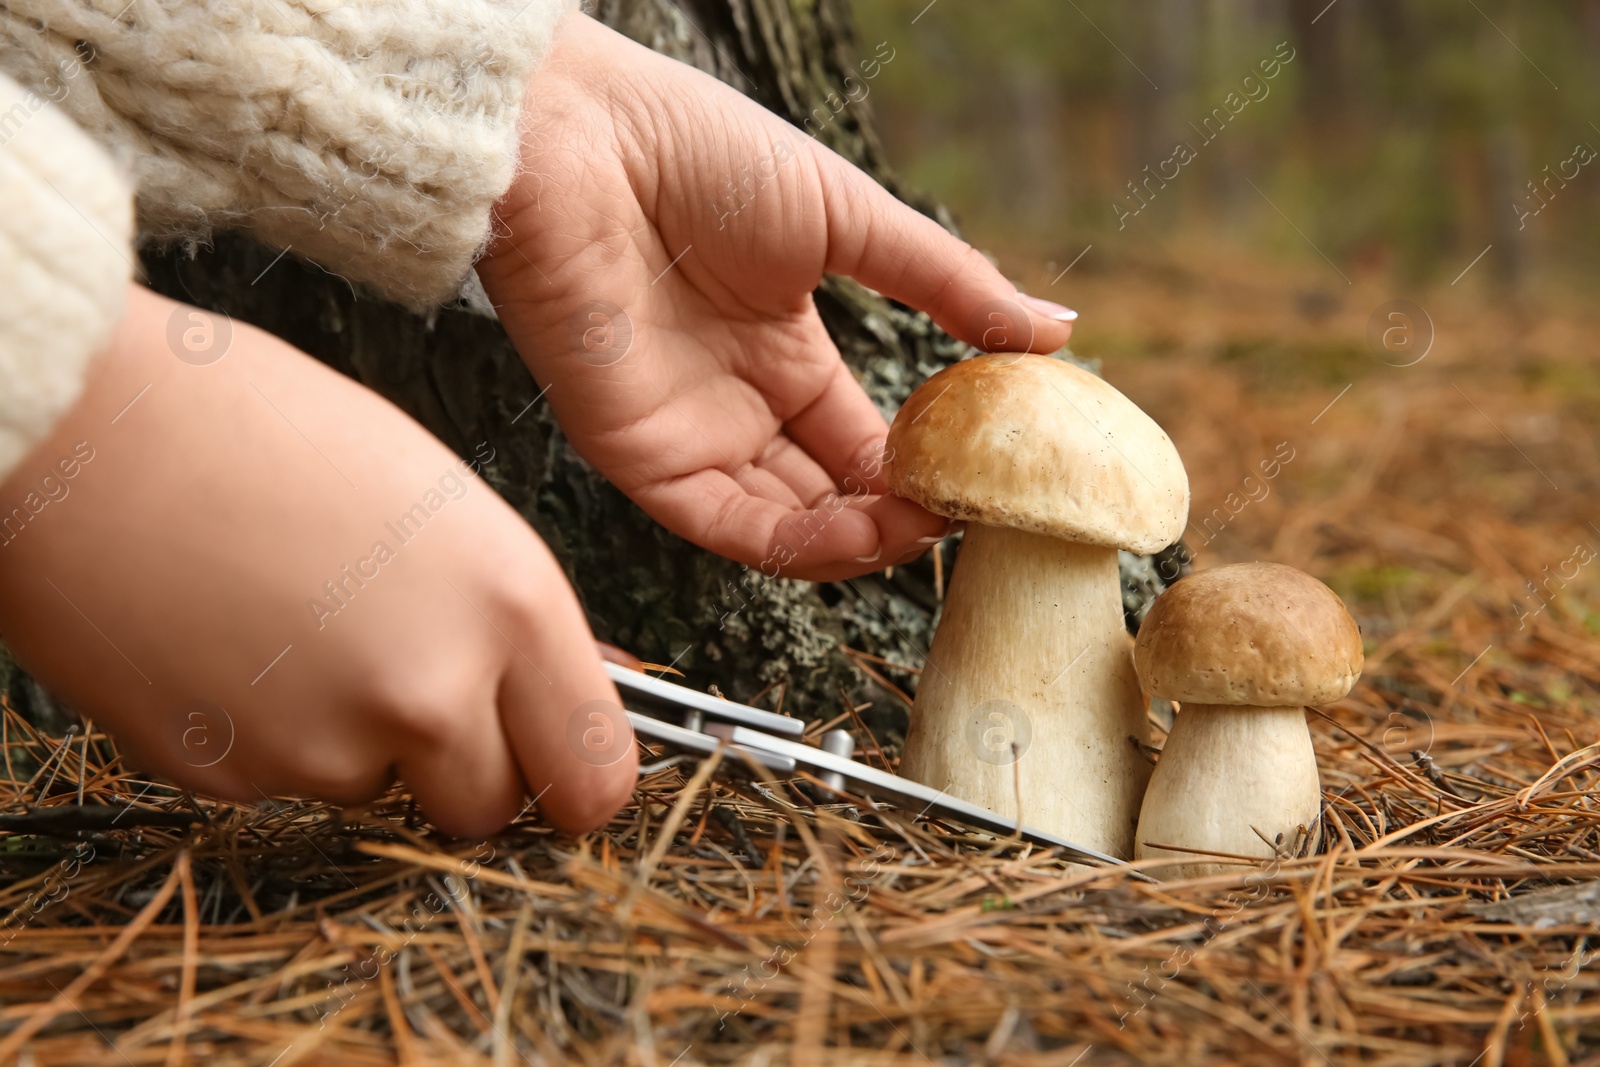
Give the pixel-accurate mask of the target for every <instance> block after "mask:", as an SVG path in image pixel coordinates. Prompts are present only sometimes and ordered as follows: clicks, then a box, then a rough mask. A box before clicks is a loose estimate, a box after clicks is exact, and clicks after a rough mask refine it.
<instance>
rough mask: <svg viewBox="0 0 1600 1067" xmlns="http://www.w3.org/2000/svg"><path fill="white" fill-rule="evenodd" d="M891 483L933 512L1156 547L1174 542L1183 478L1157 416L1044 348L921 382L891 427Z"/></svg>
mask: <svg viewBox="0 0 1600 1067" xmlns="http://www.w3.org/2000/svg"><path fill="white" fill-rule="evenodd" d="M888 455H889V457H890V458H889V461H888V468H889V487H890V488H891V489H892V490H893V491H894V492H895V493H897V494H898V495H900V496H902V497H905V498H906V499H908V500H913V501H915V502H916V503H918V504H921V505H922V506H923V507H925V508H927V509H928V510H929V511H933V512H937V513H938V514H940V515H947V516H949V517H950V518H952V519H964V520H967V521H970V522H977V523H982V524H983V525H985V526H1010V527H1014V528H1016V529H1018V530H1027V531H1030V532H1033V533H1039V534H1045V535H1047V536H1050V537H1059V538H1062V539H1063V540H1067V541H1077V542H1080V543H1083V544H1090V545H1103V546H1105V547H1108V548H1126V549H1128V550H1130V551H1133V552H1154V551H1156V550H1158V549H1161V548H1165V547H1166V546H1167V545H1170V544H1171V543H1172V542H1174V541H1176V540H1177V539H1178V535H1179V534H1181V533H1182V532H1183V527H1184V523H1185V522H1186V521H1187V520H1188V515H1189V478H1188V475H1186V474H1185V473H1184V470H1183V462H1182V461H1181V460H1180V459H1179V458H1178V450H1177V449H1176V448H1175V447H1174V446H1173V444H1172V439H1171V438H1169V437H1168V436H1167V435H1166V433H1165V432H1164V431H1163V430H1162V429H1161V427H1159V426H1157V425H1156V424H1155V420H1153V419H1151V418H1150V416H1148V415H1146V414H1145V413H1144V412H1143V411H1140V410H1139V408H1138V407H1136V406H1135V405H1134V403H1133V401H1131V400H1129V399H1128V398H1127V397H1125V396H1123V395H1122V394H1121V393H1119V392H1117V391H1116V390H1115V389H1114V388H1112V387H1111V386H1110V385H1108V384H1107V383H1106V382H1105V381H1104V380H1102V379H1100V378H1097V377H1095V376H1094V375H1093V374H1090V373H1089V372H1088V371H1086V370H1083V369H1081V368H1079V367H1076V366H1074V365H1072V364H1071V363H1068V362H1065V361H1064V360H1059V359H1052V358H1051V357H1049V356H1035V355H1016V354H1011V353H1007V354H1003V355H985V356H975V357H973V358H972V359H966V360H962V361H961V362H960V363H956V364H953V365H952V366H949V367H946V368H945V369H944V370H942V371H940V372H939V373H938V374H935V375H934V376H933V377H931V378H929V379H928V380H927V381H925V382H923V383H922V384H921V385H920V386H918V387H917V390H916V391H915V392H913V393H912V394H911V396H910V398H909V399H907V400H906V403H905V406H904V407H902V408H901V409H900V413H899V414H898V415H896V416H895V420H894V425H893V426H892V427H890V429H889V441H888Z"/></svg>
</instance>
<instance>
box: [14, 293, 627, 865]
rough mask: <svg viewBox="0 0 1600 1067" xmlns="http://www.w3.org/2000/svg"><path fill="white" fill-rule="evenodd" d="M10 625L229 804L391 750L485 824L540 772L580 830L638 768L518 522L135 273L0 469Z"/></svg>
mask: <svg viewBox="0 0 1600 1067" xmlns="http://www.w3.org/2000/svg"><path fill="white" fill-rule="evenodd" d="M230 335H231V336H230ZM492 455H493V443H492V442H485V443H484V444H483V445H482V446H480V448H479V449H478V459H479V460H480V461H483V462H487V463H489V464H492ZM0 632H3V634H4V637H5V641H6V643H7V644H8V645H9V646H10V648H11V649H12V650H13V651H14V652H15V654H16V656H17V658H18V660H19V661H21V663H22V664H23V665H24V666H25V667H27V668H28V669H29V670H30V671H32V672H33V674H34V675H35V677H37V678H38V679H39V680H40V681H41V682H42V683H43V684H44V685H45V686H46V687H47V688H49V689H50V690H51V691H52V692H54V693H55V694H57V695H59V696H60V697H62V698H64V699H65V700H66V701H67V702H68V703H69V704H70V705H71V706H72V707H73V708H74V709H75V710H76V711H78V712H79V713H80V714H82V715H84V716H86V717H90V718H93V720H94V721H95V722H96V724H98V725H100V726H103V727H105V728H106V729H107V730H108V731H109V732H110V733H111V734H112V735H113V736H114V737H115V738H116V739H117V741H118V743H119V745H120V746H121V747H122V749H123V751H124V752H126V753H127V754H128V755H129V757H130V759H131V760H132V761H133V762H134V763H135V764H136V765H142V766H145V767H148V768H151V769H154V770H157V771H160V772H161V773H163V774H165V775H166V776H167V777H169V778H171V779H172V780H174V781H176V782H178V783H180V784H182V785H184V786H187V787H190V788H193V789H196V790H199V791H203V792H206V793H209V794H212V795H216V796H220V797H225V798H228V799H232V800H236V801H240V802H244V803H252V802H259V801H260V800H262V799H263V798H265V797H268V796H274V795H283V794H310V795H314V796H316V797H319V798H322V799H325V800H329V801H332V802H334V803H338V804H343V805H354V804H359V803H363V802H365V801H368V800H370V799H372V798H374V797H375V796H377V795H378V794H380V793H381V792H382V791H383V790H384V788H385V787H386V786H387V785H388V784H389V782H390V781H391V780H392V778H393V777H394V775H396V774H398V775H399V776H400V777H401V778H402V779H403V780H404V781H405V783H406V785H407V786H408V788H409V789H410V790H411V792H412V793H413V795H415V796H416V798H417V800H418V802H419V803H420V804H421V806H422V808H423V810H424V811H425V812H426V813H427V814H428V816H429V817H430V818H431V819H432V820H433V822H434V823H435V824H436V825H438V826H439V827H440V828H442V829H444V830H446V831H448V832H452V833H455V834H460V835H463V836H476V835H483V834H487V833H490V832H492V831H494V830H497V829H499V828H500V827H502V826H504V825H505V824H506V823H507V822H509V821H510V820H511V819H512V818H514V817H515V816H516V815H517V814H518V812H519V810H521V809H523V808H524V807H525V805H526V804H527V798H528V797H530V796H536V797H538V807H539V809H540V811H541V812H542V813H543V815H544V816H545V817H546V818H547V819H548V820H549V821H550V822H551V823H553V824H554V825H556V826H558V827H561V828H563V829H566V830H571V831H581V830H587V829H590V828H593V827H596V826H599V825H601V824H603V823H604V822H605V821H606V820H607V819H609V817H610V816H611V815H612V814H613V813H614V812H615V811H616V810H617V809H618V808H619V807H621V805H622V804H623V803H624V802H625V801H626V800H627V798H628V796H629V795H630V794H631V793H632V790H633V784H634V781H635V776H636V758H635V752H634V746H633V741H632V734H631V732H630V731H629V729H628V725H627V720H626V718H625V717H624V716H623V715H622V714H621V711H620V702H619V700H618V697H617V693H616V690H615V688H614V687H613V686H612V685H611V682H610V681H609V679H607V677H606V675H605V673H604V670H603V667H602V665H601V661H600V657H599V654H598V653H597V652H596V650H595V646H594V643H593V639H592V637H591V635H590V633H589V629H588V626H587V625H586V623H585V620H584V616H583V612H582V610H581V609H580V607H579V606H578V603H577V600H576V598H575V597H574V595H573V593H572V590H571V588H570V587H569V586H568V585H567V583H566V580H565V577H564V575H563V574H562V572H561V569H560V567H559V566H558V565H557V564H556V562H555V560H554V559H553V558H552V557H551V555H550V553H549V551H548V549H546V548H545V546H544V544H543V543H542V542H541V541H540V540H539V539H538V537H537V536H536V535H535V534H534V533H533V531H532V530H531V529H529V527H528V525H527V524H526V523H525V522H524V521H523V520H522V518H521V517H520V516H518V515H517V514H516V513H515V512H514V511H513V510H512V509H511V508H510V507H509V506H508V505H507V504H506V503H505V502H504V501H502V500H501V499H500V498H499V497H498V496H497V495H496V494H495V493H494V491H493V490H492V489H491V488H490V487H489V486H488V485H487V484H486V483H485V482H484V481H483V480H482V479H481V478H478V477H474V476H472V471H471V468H470V467H467V466H466V465H465V464H463V462H462V461H461V460H460V459H458V458H457V457H456V456H455V455H453V454H452V453H451V452H450V451H449V450H447V449H446V448H445V447H444V446H443V445H442V444H440V443H439V442H438V441H437V440H435V439H434V438H433V437H431V436H430V435H429V434H428V433H426V432H425V431H424V430H423V429H422V428H421V427H420V426H418V425H417V424H416V423H415V422H413V421H412V420H411V419H409V418H408V417H407V416H406V415H405V414H403V413H402V412H401V411H399V410H398V409H397V408H395V407H394V406H392V405H391V404H389V403H388V402H387V401H385V400H383V399H382V398H380V397H378V396H377V395H376V394H374V393H372V392H371V391H369V390H367V389H365V388H363V387H362V386H360V385H358V384H357V383H355V382H353V381H350V380H348V379H346V378H344V377H342V376H341V375H339V374H337V373H336V372H334V371H332V370H330V369H328V368H326V367H324V366H322V365H321V364H319V363H317V362H316V361H315V360H313V359H311V358H310V357H309V356H306V355H305V354H303V353H301V352H299V351H297V350H295V349H294V348H292V347H290V346H289V345H286V344H284V343H283V342H282V341H280V340H278V339H276V338H274V337H272V336H271V335H269V334H266V333H263V332H262V331H260V330H256V329H254V328H252V327H249V326H245V325H243V324H242V323H229V322H228V320H227V319H225V318H224V317H223V316H220V315H213V314H210V313H206V312H202V311H199V310H197V309H194V308H189V307H186V306H184V305H181V304H176V303H174V302H172V301H169V300H166V299H165V298H162V297H159V296H156V295H154V294H152V293H150V292H149V291H147V290H144V289H142V288H138V287H134V288H133V289H132V291H131V292H130V294H129V301H128V312H127V315H126V316H125V318H124V320H123V322H122V323H121V324H120V326H119V328H118V330H117V332H116V334H115V336H114V337H113V339H112V342H111V343H110V344H109V346H108V348H107V350H106V351H105V352H104V353H102V355H101V356H100V358H99V359H98V360H97V361H96V363H95V365H94V367H93V368H92V369H91V372H90V379H89V382H88V385H87V387H86V390H85V392H84V395H83V396H82V398H81V399H80V400H79V402H78V403H77V404H76V405H75V406H74V407H73V408H72V410H71V411H70V412H69V413H68V414H67V415H66V416H65V417H64V418H63V419H62V420H61V421H60V423H59V424H58V425H57V426H56V427H55V429H54V431H53V432H52V433H51V435H50V436H49V437H48V438H47V439H46V440H45V441H44V442H43V443H41V444H40V445H39V446H38V447H36V448H35V449H34V450H33V451H32V452H31V453H30V454H29V455H28V457H27V458H26V459H25V460H24V461H23V462H22V464H21V465H20V466H19V467H18V468H17V469H16V470H14V471H13V472H12V473H11V475H10V476H9V477H8V478H7V479H6V480H5V482H4V483H3V485H0Z"/></svg>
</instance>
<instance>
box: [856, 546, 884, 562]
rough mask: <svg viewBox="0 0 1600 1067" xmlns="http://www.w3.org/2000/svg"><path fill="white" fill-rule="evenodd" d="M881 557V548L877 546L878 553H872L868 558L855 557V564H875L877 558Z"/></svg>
mask: <svg viewBox="0 0 1600 1067" xmlns="http://www.w3.org/2000/svg"><path fill="white" fill-rule="evenodd" d="M882 555H883V546H882V545H879V546H878V551H876V552H874V553H873V554H872V555H870V556H857V557H856V562H857V563H876V562H878V559H879V557H881V556H882Z"/></svg>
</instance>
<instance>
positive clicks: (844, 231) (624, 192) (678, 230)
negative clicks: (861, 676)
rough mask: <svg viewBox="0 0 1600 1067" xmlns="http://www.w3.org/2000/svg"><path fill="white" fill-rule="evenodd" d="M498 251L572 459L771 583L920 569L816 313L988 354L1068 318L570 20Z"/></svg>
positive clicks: (911, 518) (723, 93) (815, 159)
mask: <svg viewBox="0 0 1600 1067" xmlns="http://www.w3.org/2000/svg"><path fill="white" fill-rule="evenodd" d="M529 109H530V114H529V117H528V119H527V127H526V130H525V133H524V147H523V158H524V163H525V170H524V173H523V174H522V176H521V177H520V178H519V180H518V181H517V183H516V184H515V185H514V186H513V188H512V190H511V192H510V194H509V195H508V196H507V197H506V199H505V200H504V201H503V203H502V204H501V216H502V220H503V223H504V224H505V226H506V227H507V228H508V233H507V234H506V235H505V236H504V237H502V238H501V239H500V240H498V241H497V242H496V244H495V245H494V246H493V247H492V248H491V250H490V254H489V256H488V257H486V258H485V260H484V261H483V262H481V263H480V264H479V274H480V275H481V276H482V278H483V281H484V284H485V286H486V287H487V289H488V292H489V294H490V297H491V299H492V300H493V301H494V302H495V304H496V306H497V308H498V309H499V314H500V318H501V321H502V322H503V323H504V324H505V326H506V328H507V330H508V331H509V332H510V335H511V337H512V340H513V341H514V342H515V343H516V345H517V348H518V350H519V351H520V352H521V353H522V355H523V357H524V359H525V360H526V361H527V363H528V366H529V368H530V369H531V370H532V371H533V373H534V376H535V377H536V378H538V380H539V382H540V384H541V385H543V386H545V387H546V388H547V389H548V390H549V394H548V398H549V401H550V403H551V405H552V406H553V407H554V409H555V411H556V414H557V416H558V417H559V418H560V421H561V425H562V428H563V429H564V430H565V432H566V434H567V436H568V437H569V438H570V439H571V440H572V442H573V444H574V446H576V448H577V449H578V451H579V452H580V453H581V454H582V455H583V456H584V457H585V458H586V459H588V460H589V462H591V463H592V464H594V465H595V467H597V468H598V469H599V470H600V471H601V473H603V474H604V475H605V476H606V477H608V478H609V479H610V480H611V481H612V482H614V483H615V484H616V485H617V486H618V487H619V488H621V489H622V490H623V492H625V493H627V494H628V495H629V496H630V497H632V498H633V499H634V500H635V501H637V502H638V503H639V504H640V506H642V507H643V508H644V509H645V511H647V512H649V513H650V515H651V516H653V517H654V518H655V519H656V520H657V521H659V522H660V523H662V524H663V525H664V526H666V527H667V528H668V529H671V530H673V531H674V532H675V533H678V534H681V535H682V536H684V537H687V538H689V539H690V540H693V541H695V542H697V543H699V544H701V545H703V546H705V547H706V548H709V549H712V550H713V551H716V552H720V553H722V554H723V555H726V556H730V557H732V558H733V559H736V560H739V561H741V562H743V563H746V564H748V565H751V566H758V565H759V566H761V567H762V569H763V570H764V571H766V572H767V573H768V574H769V576H770V575H772V574H776V573H777V572H778V571H779V569H781V570H782V572H783V573H784V574H787V575H790V576H793V577H800V578H810V579H817V580H827V579H834V578H839V577H844V576H849V575H853V574H859V573H862V572H864V571H869V570H874V569H879V568H882V567H884V566H887V565H889V564H892V563H895V562H897V561H899V560H901V559H904V558H907V557H908V556H915V555H916V554H918V553H919V552H920V551H921V550H922V548H923V547H925V545H926V543H927V542H929V541H931V540H934V539H935V538H936V537H937V536H939V535H940V534H941V533H942V532H943V531H944V530H945V529H946V526H947V523H946V520H944V519H942V518H940V517H938V516H935V515H931V514H929V513H928V512H926V511H923V510H922V509H921V508H919V507H917V506H916V505H914V504H911V503H909V502H907V501H904V500H900V499H898V498H895V497H891V496H887V495H884V494H885V493H886V486H885V484H884V478H883V473H882V459H883V456H882V448H883V440H884V437H885V434H886V427H885V425H884V422H883V419H882V417H881V416H880V415H879V413H878V411H877V409H876V408H875V407H874V406H873V404H872V403H871V401H870V400H869V399H868V398H867V396H866V394H865V392H863V390H862V389H861V386H860V385H859V384H858V383H857V382H856V381H855V379H854V378H853V377H852V376H851V374H850V372H849V370H848V369H847V368H846V367H845V365H844V363H843V361H842V360H841V359H840V358H839V353H838V350H837V349H836V348H835V347H834V345H833V343H832V341H831V340H830V339H829V337H828V334H827V331H826V330H825V329H824V328H823V325H822V321H821V319H820V318H819V317H818V314H817V310H816V307H815V306H814V305H813V303H812V299H811V293H812V290H813V289H815V288H816V286H817V284H818V282H819V281H820V280H821V278H822V275H823V274H824V273H825V272H826V273H834V274H846V275H850V276H852V277H854V278H856V279H857V280H858V281H860V282H861V283H862V284H864V285H867V286H869V287H870V288H872V289H875V290H877V291H879V292H881V293H883V294H885V295H887V296H889V297H892V298H894V299H896V300H899V301H902V302H903V303H906V304H909V305H911V306H913V307H917V308H921V309H922V310H925V311H927V312H928V313H929V314H930V315H932V316H933V318H934V319H935V320H936V321H937V322H938V323H939V324H940V325H941V326H942V327H944V328H945V329H946V330H947V331H949V332H950V333H952V334H954V335H955V336H957V337H959V338H961V339H962V340H965V341H967V342H969V343H972V344H975V345H978V346H979V347H982V348H985V349H986V350H1028V351H1034V352H1049V351H1053V350H1055V349H1057V348H1059V347H1060V346H1061V345H1063V344H1064V343H1065V342H1066V340H1067V337H1068V334H1069V333H1070V332H1071V325H1070V320H1071V318H1073V317H1075V316H1074V315H1073V313H1072V312H1070V311H1068V310H1067V309H1065V308H1061V307H1058V306H1056V305H1053V304H1047V303H1045V302H1043V301H1037V300H1034V299H1033V298H1030V297H1025V296H1022V295H1020V294H1018V293H1017V291H1016V289H1015V288H1014V287H1013V286H1012V285H1011V284H1010V283H1008V282H1007V281H1006V280H1005V279H1004V277H1002V276H1001V275H1000V273H999V272H998V271H996V270H995V269H994V268H993V267H992V266H991V265H990V264H989V263H988V261H987V260H985V259H984V258H983V257H982V256H981V255H980V254H979V253H978V252H976V251H974V250H973V249H972V248H971V247H969V246H968V245H966V244H964V243H963V242H961V241H960V240H958V239H956V238H955V237H953V236H951V235H950V234H949V233H948V232H946V231H945V230H944V229H943V228H941V227H940V226H938V225H937V224H936V223H934V222H933V221H932V220H930V219H928V218H926V217H924V216H923V215H921V214H919V213H918V212H916V211H914V210H912V209H911V208H909V207H907V206H905V205H904V204H902V203H900V202H899V201H898V200H896V199H895V198H894V197H892V196H891V195H889V193H887V192H886V191H885V190H884V189H883V188H882V187H880V186H879V185H877V183H875V182H874V181H872V180H871V179H870V178H868V177H867V176H866V175H864V174H862V173H861V172H860V171H859V170H857V169H856V168H854V167H852V166H851V165H850V164H848V163H846V162H845V161H844V160H843V159H841V158H840V157H839V156H837V155H835V154H834V153H833V152H831V151H829V150H828V149H826V148H824V147H822V146H821V145H820V144H818V143H817V142H816V141H815V140H813V139H812V138H810V137H808V136H807V135H806V134H805V133H804V132H803V131H801V130H799V129H796V128H795V127H793V126H791V125H789V124H788V123H786V122H784V121H782V120H781V119H779V118H777V117H776V116H775V115H773V114H771V113H770V112H768V111H766V110H764V109H762V108H761V107H760V106H759V105H757V104H755V103H753V102H751V101H750V100H748V99H746V98H745V97H744V96H742V95H740V94H739V93H738V92H736V91H734V90H733V89H731V88H729V87H727V86H725V85H723V84H722V83H720V82H718V81H716V80H715V79H714V78H711V77H708V76H707V75H704V74H702V73H700V72H698V71H696V70H694V69H692V68H690V67H688V66H685V65H683V64H681V63H677V62H675V61H673V60H670V59H666V58H664V57H662V56H659V55H657V54H655V53H654V52H651V51H650V50H649V49H646V48H644V47H642V46H640V45H637V44H635V43H633V42H632V41H630V40H628V39H627V38H625V37H623V36H621V35H620V34H617V33H614V32H612V31H611V30H609V29H606V28H605V27H604V26H601V25H600V24H599V23H597V22H595V21H594V20H592V19H590V18H588V17H586V16H582V15H576V14H574V15H571V16H568V18H567V19H566V20H565V21H564V22H563V23H562V25H561V27H560V29H559V31H558V35H557V44H556V48H555V51H554V53H553V54H552V56H551V57H550V59H549V60H548V62H547V63H546V64H545V66H544V67H543V68H542V69H541V71H540V73H539V74H538V75H537V76H536V77H535V79H534V82H533V84H532V86H531V88H530V104H529Z"/></svg>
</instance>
